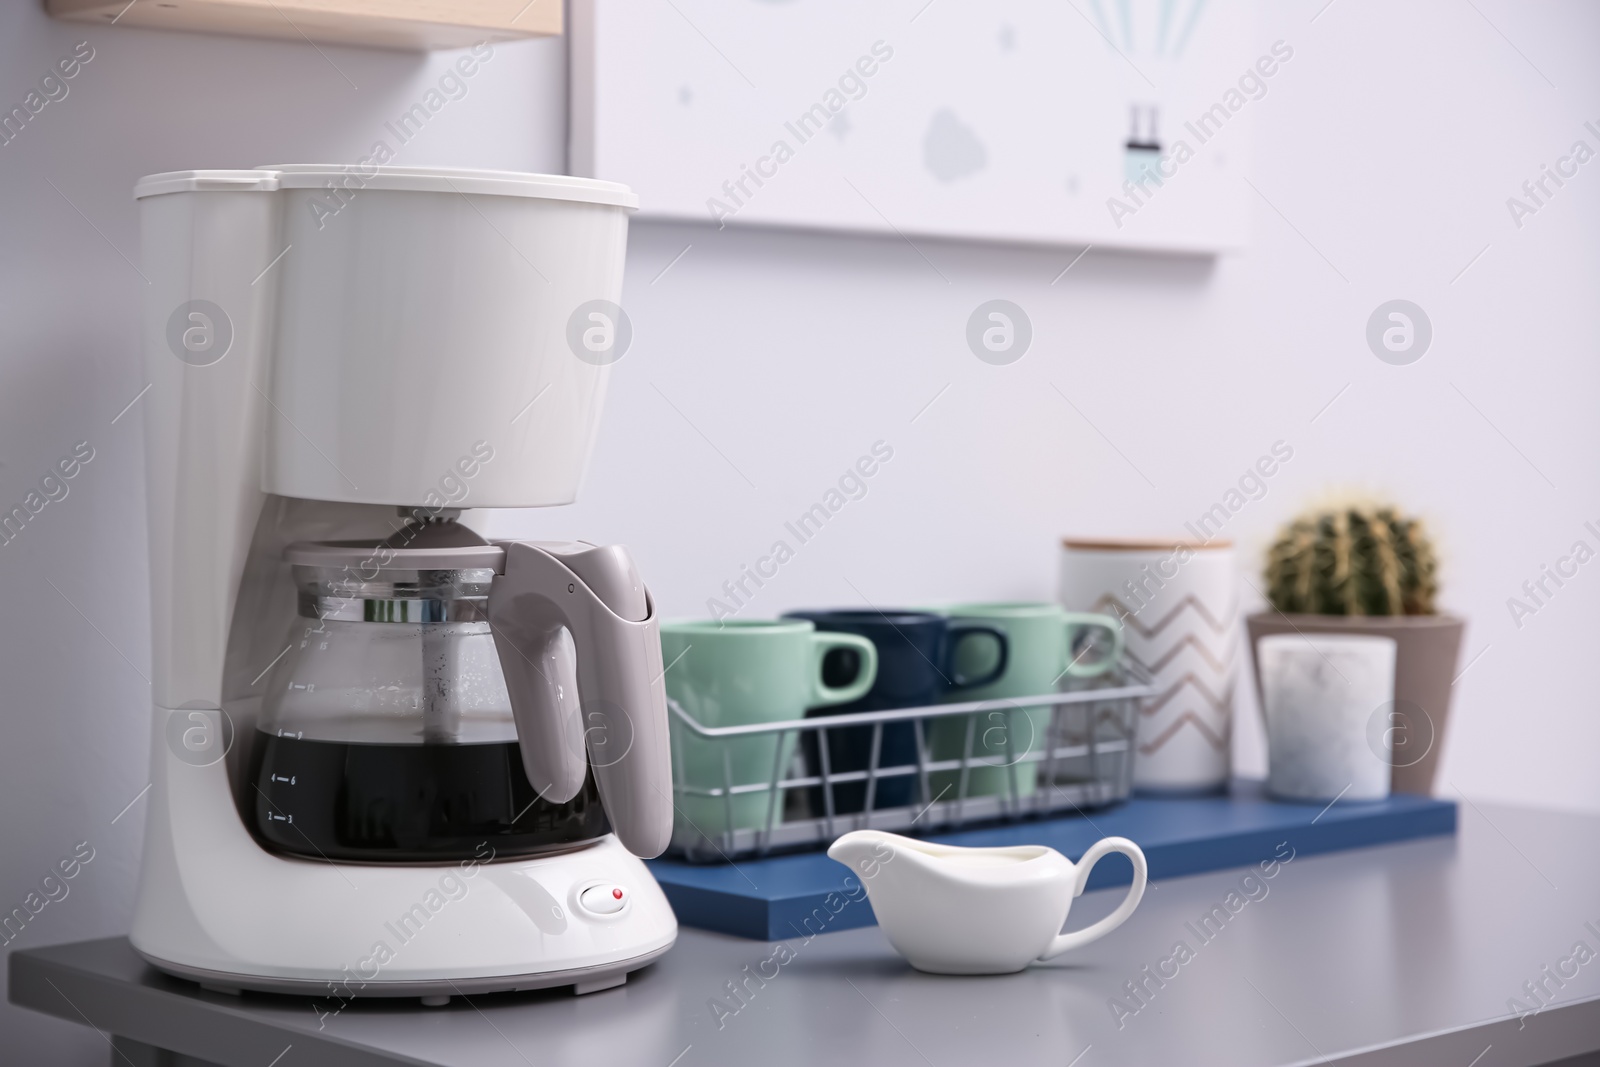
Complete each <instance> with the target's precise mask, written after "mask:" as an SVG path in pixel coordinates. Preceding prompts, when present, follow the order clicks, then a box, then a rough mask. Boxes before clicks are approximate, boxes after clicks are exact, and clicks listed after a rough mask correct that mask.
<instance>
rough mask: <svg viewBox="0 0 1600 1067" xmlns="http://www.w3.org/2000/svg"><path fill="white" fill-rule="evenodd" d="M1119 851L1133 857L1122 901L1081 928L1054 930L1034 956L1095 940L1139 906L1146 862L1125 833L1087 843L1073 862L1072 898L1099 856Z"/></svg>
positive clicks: (1078, 893)
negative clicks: (1107, 913)
mask: <svg viewBox="0 0 1600 1067" xmlns="http://www.w3.org/2000/svg"><path fill="white" fill-rule="evenodd" d="M1113 852H1120V853H1122V854H1123V855H1124V856H1127V857H1128V858H1129V859H1131V860H1132V861H1133V885H1131V886H1129V887H1128V895H1127V896H1125V897H1123V898H1122V903H1121V904H1118V905H1117V910H1116V911H1114V912H1112V913H1111V914H1110V915H1107V916H1106V917H1105V918H1104V919H1101V920H1100V921H1099V922H1097V923H1092V924H1090V925H1089V926H1085V927H1084V928H1083V929H1082V930H1074V931H1072V932H1071V933H1068V934H1057V935H1056V937H1055V939H1054V940H1052V941H1051V942H1050V944H1049V945H1048V946H1047V947H1046V948H1045V950H1044V951H1043V952H1041V953H1039V956H1038V958H1039V959H1041V960H1048V959H1051V958H1052V957H1055V956H1059V955H1061V954H1062V953H1063V952H1065V951H1067V950H1068V949H1072V948H1078V947H1080V946H1082V945H1087V944H1088V943H1089V942H1091V941H1098V940H1099V939H1100V938H1102V937H1104V936H1106V935H1107V934H1109V933H1110V932H1111V931H1113V930H1115V929H1116V928H1117V927H1119V926H1121V925H1122V924H1123V923H1125V922H1127V921H1128V916H1130V915H1132V914H1133V909H1134V908H1137V907H1138V906H1139V900H1140V899H1141V898H1142V897H1143V896H1144V887H1145V883H1146V882H1147V881H1149V877H1150V866H1149V864H1147V863H1146V862H1145V858H1144V852H1143V851H1142V850H1141V849H1140V848H1139V846H1138V845H1136V844H1134V843H1133V842H1132V841H1129V840H1128V839H1127V838H1126V837H1102V838H1101V839H1100V840H1098V841H1096V842H1095V843H1094V844H1092V845H1090V846H1089V851H1087V852H1085V853H1084V854H1083V858H1082V859H1080V860H1079V861H1078V862H1077V865H1076V867H1075V868H1074V873H1073V879H1072V896H1073V898H1074V899H1076V898H1078V897H1080V896H1082V895H1083V886H1084V883H1085V882H1087V881H1088V880H1089V872H1090V871H1091V870H1093V869H1094V865H1095V864H1096V863H1098V862H1099V861H1100V858H1101V857H1102V856H1107V855H1110V854H1111V853H1113Z"/></svg>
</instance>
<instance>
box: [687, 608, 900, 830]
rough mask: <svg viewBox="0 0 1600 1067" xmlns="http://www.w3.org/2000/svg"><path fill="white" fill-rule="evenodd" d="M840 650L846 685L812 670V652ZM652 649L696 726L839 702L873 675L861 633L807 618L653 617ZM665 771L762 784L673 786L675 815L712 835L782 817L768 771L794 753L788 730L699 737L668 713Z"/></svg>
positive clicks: (760, 719) (872, 658) (690, 778)
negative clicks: (821, 626)
mask: <svg viewBox="0 0 1600 1067" xmlns="http://www.w3.org/2000/svg"><path fill="white" fill-rule="evenodd" d="M835 649H849V650H851V651H852V652H854V653H855V657H854V659H855V662H856V663H857V664H859V666H858V667H857V669H856V676H855V678H853V679H852V680H851V681H850V682H849V684H847V685H840V686H832V685H828V684H827V683H826V682H824V681H823V679H822V659H823V657H824V656H826V655H827V654H828V653H829V652H831V651H833V650H835ZM661 657H662V662H663V663H664V664H666V675H665V682H666V686H667V696H668V697H670V698H672V699H673V700H675V701H677V703H678V706H679V707H681V708H682V709H683V710H684V711H685V712H686V713H688V715H689V716H690V717H691V718H693V719H694V720H695V721H696V722H697V723H699V724H700V725H702V726H742V725H747V724H751V723H772V722H787V721H790V720H795V719H803V718H805V716H806V709H807V708H818V707H825V706H828V705H831V704H847V703H849V702H850V701H852V700H855V699H857V698H858V697H860V696H862V695H863V694H864V693H866V691H867V690H869V689H871V688H872V683H873V682H874V681H876V680H877V677H878V650H877V647H876V646H874V645H873V643H872V642H871V641H869V640H867V639H866V638H865V637H858V636H856V635H855V634H845V633H823V632H819V631H818V630H817V628H816V626H814V625H813V624H812V623H810V622H805V621H800V620H792V619H784V620H780V621H774V622H761V621H748V622H743V621H734V620H725V621H722V622H716V621H712V620H705V621H694V622H665V623H662V624H661ZM669 718H670V719H671V722H672V735H673V741H674V744H673V752H672V758H673V764H674V767H673V770H674V777H675V778H676V779H677V781H679V782H680V783H682V784H684V785H687V786H691V787H695V788H701V789H722V788H726V787H727V786H728V785H729V782H730V780H731V784H732V785H734V786H740V785H752V784H757V783H763V787H762V788H760V789H756V790H753V791H751V792H747V793H740V794H738V795H736V796H733V797H732V798H731V801H730V800H729V799H725V798H723V797H711V796H696V795H694V794H691V793H683V794H679V795H678V797H677V798H676V799H677V818H678V820H679V821H680V823H681V822H682V821H683V820H687V821H688V822H689V823H690V829H691V830H692V831H696V832H698V833H700V834H703V835H705V836H706V837H711V838H715V837H716V836H717V835H719V834H721V833H723V832H724V831H726V830H738V829H749V828H765V827H766V826H767V825H769V823H768V819H769V816H770V819H771V823H772V824H773V825H775V824H777V823H778V822H781V821H782V820H783V797H782V796H781V795H776V796H775V795H774V793H773V790H772V788H771V786H770V785H766V784H765V783H770V782H771V781H772V780H773V777H774V775H778V776H780V777H781V776H782V775H783V774H784V773H785V772H786V771H787V769H788V767H789V763H790V760H791V759H792V758H793V756H794V745H795V737H796V735H795V734H794V733H785V734H781V735H780V734H777V733H772V734H758V735H755V736H753V737H733V738H720V739H718V738H705V737H700V736H699V735H697V734H695V732H694V731H693V730H692V729H690V728H688V727H687V726H685V725H684V724H683V723H682V722H680V721H679V720H678V717H677V716H676V715H670V716H669Z"/></svg>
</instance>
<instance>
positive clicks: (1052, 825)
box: [649, 779, 1456, 940]
mask: <svg viewBox="0 0 1600 1067" xmlns="http://www.w3.org/2000/svg"><path fill="white" fill-rule="evenodd" d="M1455 832H1456V805H1455V802H1454V801H1451V800H1437V799H1434V798H1431V797H1415V796H1393V797H1390V798H1389V799H1387V800H1380V801H1369V802H1363V803H1356V802H1349V801H1340V802H1339V803H1337V804H1334V805H1333V806H1332V807H1329V808H1326V809H1324V808H1323V807H1322V806H1321V805H1317V804H1290V803H1284V802H1282V801H1277V800H1271V799H1269V798H1268V797H1267V796H1266V795H1265V793H1264V792H1263V790H1262V784H1261V783H1260V782H1258V781H1252V780H1247V779H1237V780H1235V781H1234V783H1233V785H1232V787H1231V789H1230V790H1229V792H1228V793H1227V794H1225V795H1219V796H1209V797H1184V798H1164V797H1135V798H1134V799H1132V800H1130V801H1128V802H1127V803H1125V804H1121V805H1118V806H1117V807H1114V808H1108V809H1104V810H1100V811H1091V812H1089V813H1088V814H1086V815H1070V816H1066V817H1064V818H1057V819H1037V820H1031V821H1027V822H1016V823H1008V824H1004V825H1000V826H992V827H986V828H983V829H978V830H962V831H959V832H956V833H948V834H930V835H928V836H929V839H930V840H934V841H945V842H948V843H950V844H953V845H974V846H994V845H1021V844H1030V845H1049V846H1050V847H1051V848H1054V849H1056V850H1057V851H1059V852H1062V853H1064V854H1065V855H1066V856H1068V857H1069V858H1071V859H1074V860H1075V859H1077V858H1078V857H1079V856H1081V855H1083V853H1084V850H1085V849H1087V848H1088V847H1089V846H1090V845H1092V844H1093V843H1094V842H1095V841H1097V840H1099V839H1100V838H1102V837H1110V836H1116V837H1127V838H1131V839H1132V840H1133V841H1135V842H1136V843H1137V844H1138V845H1139V847H1140V848H1142V849H1143V850H1144V854H1145V857H1146V858H1147V859H1148V860H1149V861H1150V877H1151V878H1153V879H1156V880H1158V881H1159V880H1160V879H1162V878H1174V877H1177V876H1179V875H1185V874H1197V873H1199V872H1201V871H1214V870H1219V869H1222V868H1226V867H1244V866H1248V865H1251V864H1255V863H1259V862H1261V861H1262V860H1266V859H1270V858H1271V857H1272V856H1273V850H1274V849H1276V848H1277V847H1278V845H1279V844H1280V843H1281V842H1284V841H1287V842H1289V844H1290V846H1291V847H1293V848H1294V850H1295V854H1296V855H1301V856H1304V855H1307V854H1312V853H1318V852H1334V851H1338V850H1340V849H1347V848H1363V847H1365V846H1368V845H1381V844H1385V843H1387V842H1391V841H1404V840H1406V839H1408V838H1413V837H1427V836H1430V835H1434V834H1453V833H1455ZM649 866H650V872H651V873H652V874H654V875H655V877H656V881H658V882H660V883H661V888H662V889H663V890H665V891H666V894H667V899H668V900H670V901H671V902H672V908H673V910H674V911H676V912H677V913H678V921H679V922H680V923H683V924H684V925H685V926H697V927H700V928H701V929H704V930H717V931H720V932H722V933H727V934H736V935H738V936H740V937H750V938H761V939H766V940H777V939H783V938H792V937H796V936H806V934H808V933H814V932H817V928H818V926H819V924H825V928H826V929H828V930H830V931H831V930H845V929H849V928H850V927H855V926H871V925H873V924H874V923H875V922H876V921H877V920H876V918H875V917H874V916H873V914H872V909H871V908H867V907H861V906H860V905H859V904H856V905H854V906H849V907H841V906H840V903H839V901H840V899H841V898H842V897H843V896H844V894H846V893H847V892H849V887H847V886H846V884H845V878H846V877H847V876H849V875H850V873H851V872H850V870H849V869H848V868H846V867H845V866H844V865H843V864H841V863H836V862H834V861H833V860H830V859H829V858H828V857H827V856H826V855H824V854H823V853H821V852H804V853H798V854H795V855H789V856H775V857H771V858H768V859H752V860H740V861H738V862H737V863H735V864H715V865H706V864H691V863H679V862H677V861H675V860H651V861H650V864H649ZM1132 877H1133V867H1132V865H1131V864H1129V862H1128V861H1127V860H1126V859H1124V858H1123V857H1120V856H1115V855H1113V856H1108V857H1106V858H1105V859H1104V860H1102V861H1101V862H1100V863H1098V864H1096V865H1095V869H1094V873H1093V874H1092V875H1091V876H1090V878H1089V888H1090V889H1100V888H1103V887H1105V886H1114V885H1126V884H1127V883H1128V882H1129V881H1130V880H1131V879H1132ZM856 885H858V883H857V882H855V881H854V880H852V882H851V886H856ZM859 893H860V890H859V889H857V890H856V894H857V895H858V896H859ZM830 894H836V895H835V896H834V897H833V899H832V901H831V903H832V905H833V907H832V908H830V907H829V906H828V904H829V903H830V901H829V896H830ZM818 909H821V911H820V913H819V911H818ZM808 920H809V922H808Z"/></svg>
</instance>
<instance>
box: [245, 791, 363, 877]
mask: <svg viewBox="0 0 1600 1067" xmlns="http://www.w3.org/2000/svg"><path fill="white" fill-rule="evenodd" d="M250 788H252V789H254V790H255V791H256V794H257V795H258V796H260V797H261V799H262V800H265V801H266V802H267V804H268V805H269V806H270V805H271V804H272V798H271V797H269V796H267V794H265V793H263V792H262V791H261V787H260V786H259V785H256V784H255V783H254V782H252V783H250ZM267 815H268V816H269V817H270V816H271V815H272V812H271V811H270V810H269V811H268V812H267ZM286 821H287V822H288V824H289V825H290V826H294V820H293V819H292V818H291V819H288V820H286ZM294 832H295V833H297V834H299V835H300V836H301V837H305V839H306V844H308V845H310V846H311V847H312V848H314V849H316V851H317V855H319V856H321V857H322V862H324V863H326V864H327V865H328V866H329V867H332V868H333V869H334V871H335V872H337V873H338V875H339V877H340V878H343V879H344V884H345V885H347V886H349V887H350V888H351V889H355V891H356V892H357V893H359V892H361V890H359V889H356V884H355V883H354V882H352V881H351V880H350V876H349V875H347V874H345V873H344V871H343V870H342V869H341V868H340V866H339V865H338V864H337V863H335V862H333V861H332V860H330V859H329V858H328V854H327V853H326V852H324V851H322V849H320V848H317V843H316V842H315V841H313V840H311V838H309V837H306V832H305V831H304V830H302V829H300V827H298V826H295V827H294Z"/></svg>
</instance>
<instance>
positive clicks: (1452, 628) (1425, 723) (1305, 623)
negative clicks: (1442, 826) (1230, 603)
mask: <svg viewBox="0 0 1600 1067" xmlns="http://www.w3.org/2000/svg"><path fill="white" fill-rule="evenodd" d="M1466 625H1467V623H1466V620H1465V619H1462V618H1460V617H1458V616H1455V615H1393V616H1385V615H1285V614H1284V613H1282V612H1280V611H1263V612H1258V613H1256V614H1254V615H1250V616H1248V617H1247V618H1246V619H1245V626H1246V628H1247V629H1248V631H1249V634H1250V666H1251V671H1252V672H1253V673H1254V675H1255V682H1256V698H1257V700H1259V699H1260V697H1261V668H1260V666H1259V660H1258V658H1257V656H1256V642H1257V641H1259V640H1260V639H1261V638H1263V637H1267V636H1270V635H1272V634H1292V633H1307V634H1367V635H1371V636H1374V637H1389V638H1393V639H1394V642H1395V646H1396V648H1395V651H1396V659H1395V678H1394V703H1395V706H1394V708H1393V709H1392V711H1393V716H1394V717H1393V718H1391V719H1389V720H1388V721H1387V725H1384V726H1383V727H1382V728H1384V729H1392V730H1393V731H1394V735H1393V736H1394V750H1393V752H1394V754H1393V756H1392V759H1393V762H1392V763H1391V764H1390V772H1389V775H1390V788H1391V789H1392V790H1393V791H1394V792H1396V793H1416V794H1420V795H1422V796H1427V795H1430V794H1431V793H1432V792H1433V780H1434V775H1435V774H1436V773H1437V771H1438V769H1439V752H1440V749H1441V748H1442V747H1443V743H1444V732H1445V727H1446V724H1447V723H1448V721H1449V718H1450V696H1451V692H1452V686H1453V685H1454V683H1455V677H1456V662H1457V661H1458V659H1459V658H1460V654H1461V638H1462V635H1463V634H1464V633H1465V631H1466ZM1374 710H1376V709H1374Z"/></svg>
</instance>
